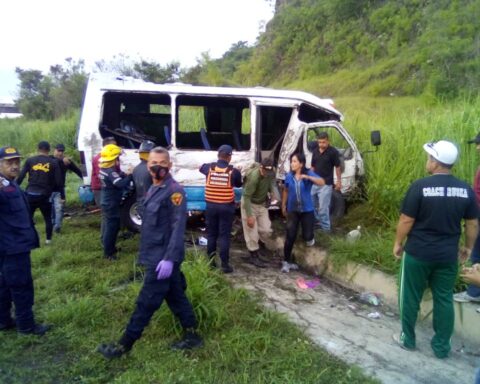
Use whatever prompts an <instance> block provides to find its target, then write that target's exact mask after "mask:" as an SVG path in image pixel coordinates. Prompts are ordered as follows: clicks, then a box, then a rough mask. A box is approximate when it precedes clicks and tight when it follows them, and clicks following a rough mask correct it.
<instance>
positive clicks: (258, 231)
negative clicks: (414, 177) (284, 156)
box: [240, 158, 280, 268]
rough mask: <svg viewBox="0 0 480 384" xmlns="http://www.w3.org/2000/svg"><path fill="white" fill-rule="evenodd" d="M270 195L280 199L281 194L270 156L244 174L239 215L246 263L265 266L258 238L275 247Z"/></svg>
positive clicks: (260, 266)
mask: <svg viewBox="0 0 480 384" xmlns="http://www.w3.org/2000/svg"><path fill="white" fill-rule="evenodd" d="M269 194H270V196H274V197H275V198H276V199H277V200H280V195H279V192H278V189H277V186H276V185H275V170H274V167H273V160H272V159H269V158H267V159H263V160H262V163H261V164H259V165H258V164H257V166H255V167H253V168H252V169H251V170H250V171H248V172H247V173H246V174H245V178H244V182H243V193H242V200H241V205H240V206H241V214H242V226H243V236H244V238H245V243H246V245H247V249H248V251H249V253H250V255H249V257H248V259H246V261H248V262H249V263H251V264H253V265H255V266H257V267H259V268H264V267H265V264H263V263H262V261H261V260H260V256H259V252H258V251H259V248H260V246H259V243H258V241H259V240H261V241H262V242H263V243H264V244H265V245H267V246H269V247H270V248H274V247H276V245H274V244H273V241H272V238H271V236H272V232H273V231H272V222H271V221H270V217H269V215H268V208H267V202H268V199H269Z"/></svg>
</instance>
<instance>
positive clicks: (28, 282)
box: [0, 252, 35, 331]
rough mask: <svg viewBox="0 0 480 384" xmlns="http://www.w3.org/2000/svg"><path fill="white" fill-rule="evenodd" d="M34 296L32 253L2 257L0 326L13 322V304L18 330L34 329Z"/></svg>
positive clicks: (0, 260) (0, 263)
mask: <svg viewBox="0 0 480 384" xmlns="http://www.w3.org/2000/svg"><path fill="white" fill-rule="evenodd" d="M33 295H34V294H33V281H32V272H31V266H30V252H24V253H18V254H15V255H2V256H0V324H2V325H8V324H9V323H11V322H12V321H13V319H12V318H11V314H10V311H11V309H12V303H13V304H15V322H16V324H17V329H18V330H20V331H22V330H28V329H32V328H33V327H34V325H35V320H34V317H33V311H32V306H33Z"/></svg>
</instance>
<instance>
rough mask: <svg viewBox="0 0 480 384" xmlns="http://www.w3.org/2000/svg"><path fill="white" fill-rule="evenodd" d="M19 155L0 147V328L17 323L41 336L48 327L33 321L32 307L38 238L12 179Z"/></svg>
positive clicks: (17, 166) (25, 200)
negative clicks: (34, 251) (33, 254)
mask: <svg viewBox="0 0 480 384" xmlns="http://www.w3.org/2000/svg"><path fill="white" fill-rule="evenodd" d="M20 158H21V156H20V153H19V152H18V151H17V150H16V149H15V148H13V147H3V148H0V232H1V233H2V235H1V236H0V331H6V330H9V329H13V328H15V326H16V328H17V331H18V332H19V333H21V334H34V335H38V336H41V335H43V334H45V332H47V331H48V330H49V329H50V327H49V326H48V325H45V324H38V323H36V322H35V317H34V315H33V310H32V306H33V301H34V293H33V281H32V271H31V265H30V251H31V250H32V249H35V248H38V246H39V242H38V234H37V231H36V230H35V226H34V225H33V221H32V218H31V216H30V210H29V208H28V202H27V199H26V198H25V195H24V193H23V191H22V190H21V189H20V187H19V186H18V184H17V183H16V182H15V177H17V176H18V173H19V171H20ZM12 303H13V304H14V306H15V320H14V319H12V315H11V309H12Z"/></svg>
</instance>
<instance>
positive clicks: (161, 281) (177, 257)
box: [98, 147, 203, 359]
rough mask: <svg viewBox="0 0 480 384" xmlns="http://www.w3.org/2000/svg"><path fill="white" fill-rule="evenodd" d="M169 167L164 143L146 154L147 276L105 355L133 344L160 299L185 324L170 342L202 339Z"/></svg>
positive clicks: (177, 190)
mask: <svg viewBox="0 0 480 384" xmlns="http://www.w3.org/2000/svg"><path fill="white" fill-rule="evenodd" d="M171 168H172V163H171V162H170V155H169V153H168V151H167V150H166V149H165V148H162V147H156V148H153V149H152V150H151V152H150V154H149V157H148V169H149V171H150V175H151V177H152V179H153V185H152V186H151V187H150V188H149V190H148V193H147V196H146V197H145V201H144V204H145V211H144V217H143V220H142V230H141V238H140V252H139V260H138V261H139V263H140V264H143V265H144V266H145V267H146V271H145V278H144V282H143V286H142V289H141V291H140V293H139V295H138V298H137V303H136V306H135V310H134V312H133V314H132V316H131V318H130V322H129V323H128V325H127V327H126V329H125V331H124V333H123V336H122V337H121V338H120V340H119V341H118V343H110V344H101V345H100V346H99V347H98V351H99V352H100V353H101V354H102V355H103V356H105V357H106V358H108V359H111V358H115V357H120V356H121V355H123V354H124V353H126V352H128V351H130V350H131V349H132V346H133V344H134V343H135V342H136V341H137V340H138V339H139V338H140V337H141V336H142V333H143V330H144V329H145V327H146V326H147V325H148V324H149V322H150V319H151V318H152V316H153V314H154V313H155V311H157V310H158V309H159V308H160V306H161V305H162V302H163V300H164V299H165V300H166V302H167V305H168V306H169V308H170V310H171V311H172V312H173V313H174V314H175V316H177V317H178V319H179V320H180V324H181V326H182V327H183V329H184V335H183V338H182V339H181V340H180V341H178V342H175V343H173V344H172V345H171V348H172V349H180V350H182V349H192V348H196V347H200V346H202V345H203V340H202V339H201V337H200V336H199V335H198V334H197V333H196V331H195V329H196V328H197V320H196V318H195V314H194V312H193V308H192V305H191V304H190V302H189V301H188V298H187V296H186V295H185V289H186V280H185V276H184V275H183V273H182V271H181V268H180V267H181V264H182V262H183V259H184V257H185V245H184V241H183V237H184V234H185V227H186V222H187V204H186V199H185V191H184V190H183V188H182V187H181V186H180V185H179V184H178V183H177V182H176V181H175V180H174V179H173V177H172V176H171V174H170V169H171Z"/></svg>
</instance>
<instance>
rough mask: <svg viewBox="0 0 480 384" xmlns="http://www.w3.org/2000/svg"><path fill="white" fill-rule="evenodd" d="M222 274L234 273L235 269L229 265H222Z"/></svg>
mask: <svg viewBox="0 0 480 384" xmlns="http://www.w3.org/2000/svg"><path fill="white" fill-rule="evenodd" d="M222 272H223V273H232V272H233V268H232V267H231V266H230V264H228V263H222Z"/></svg>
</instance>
